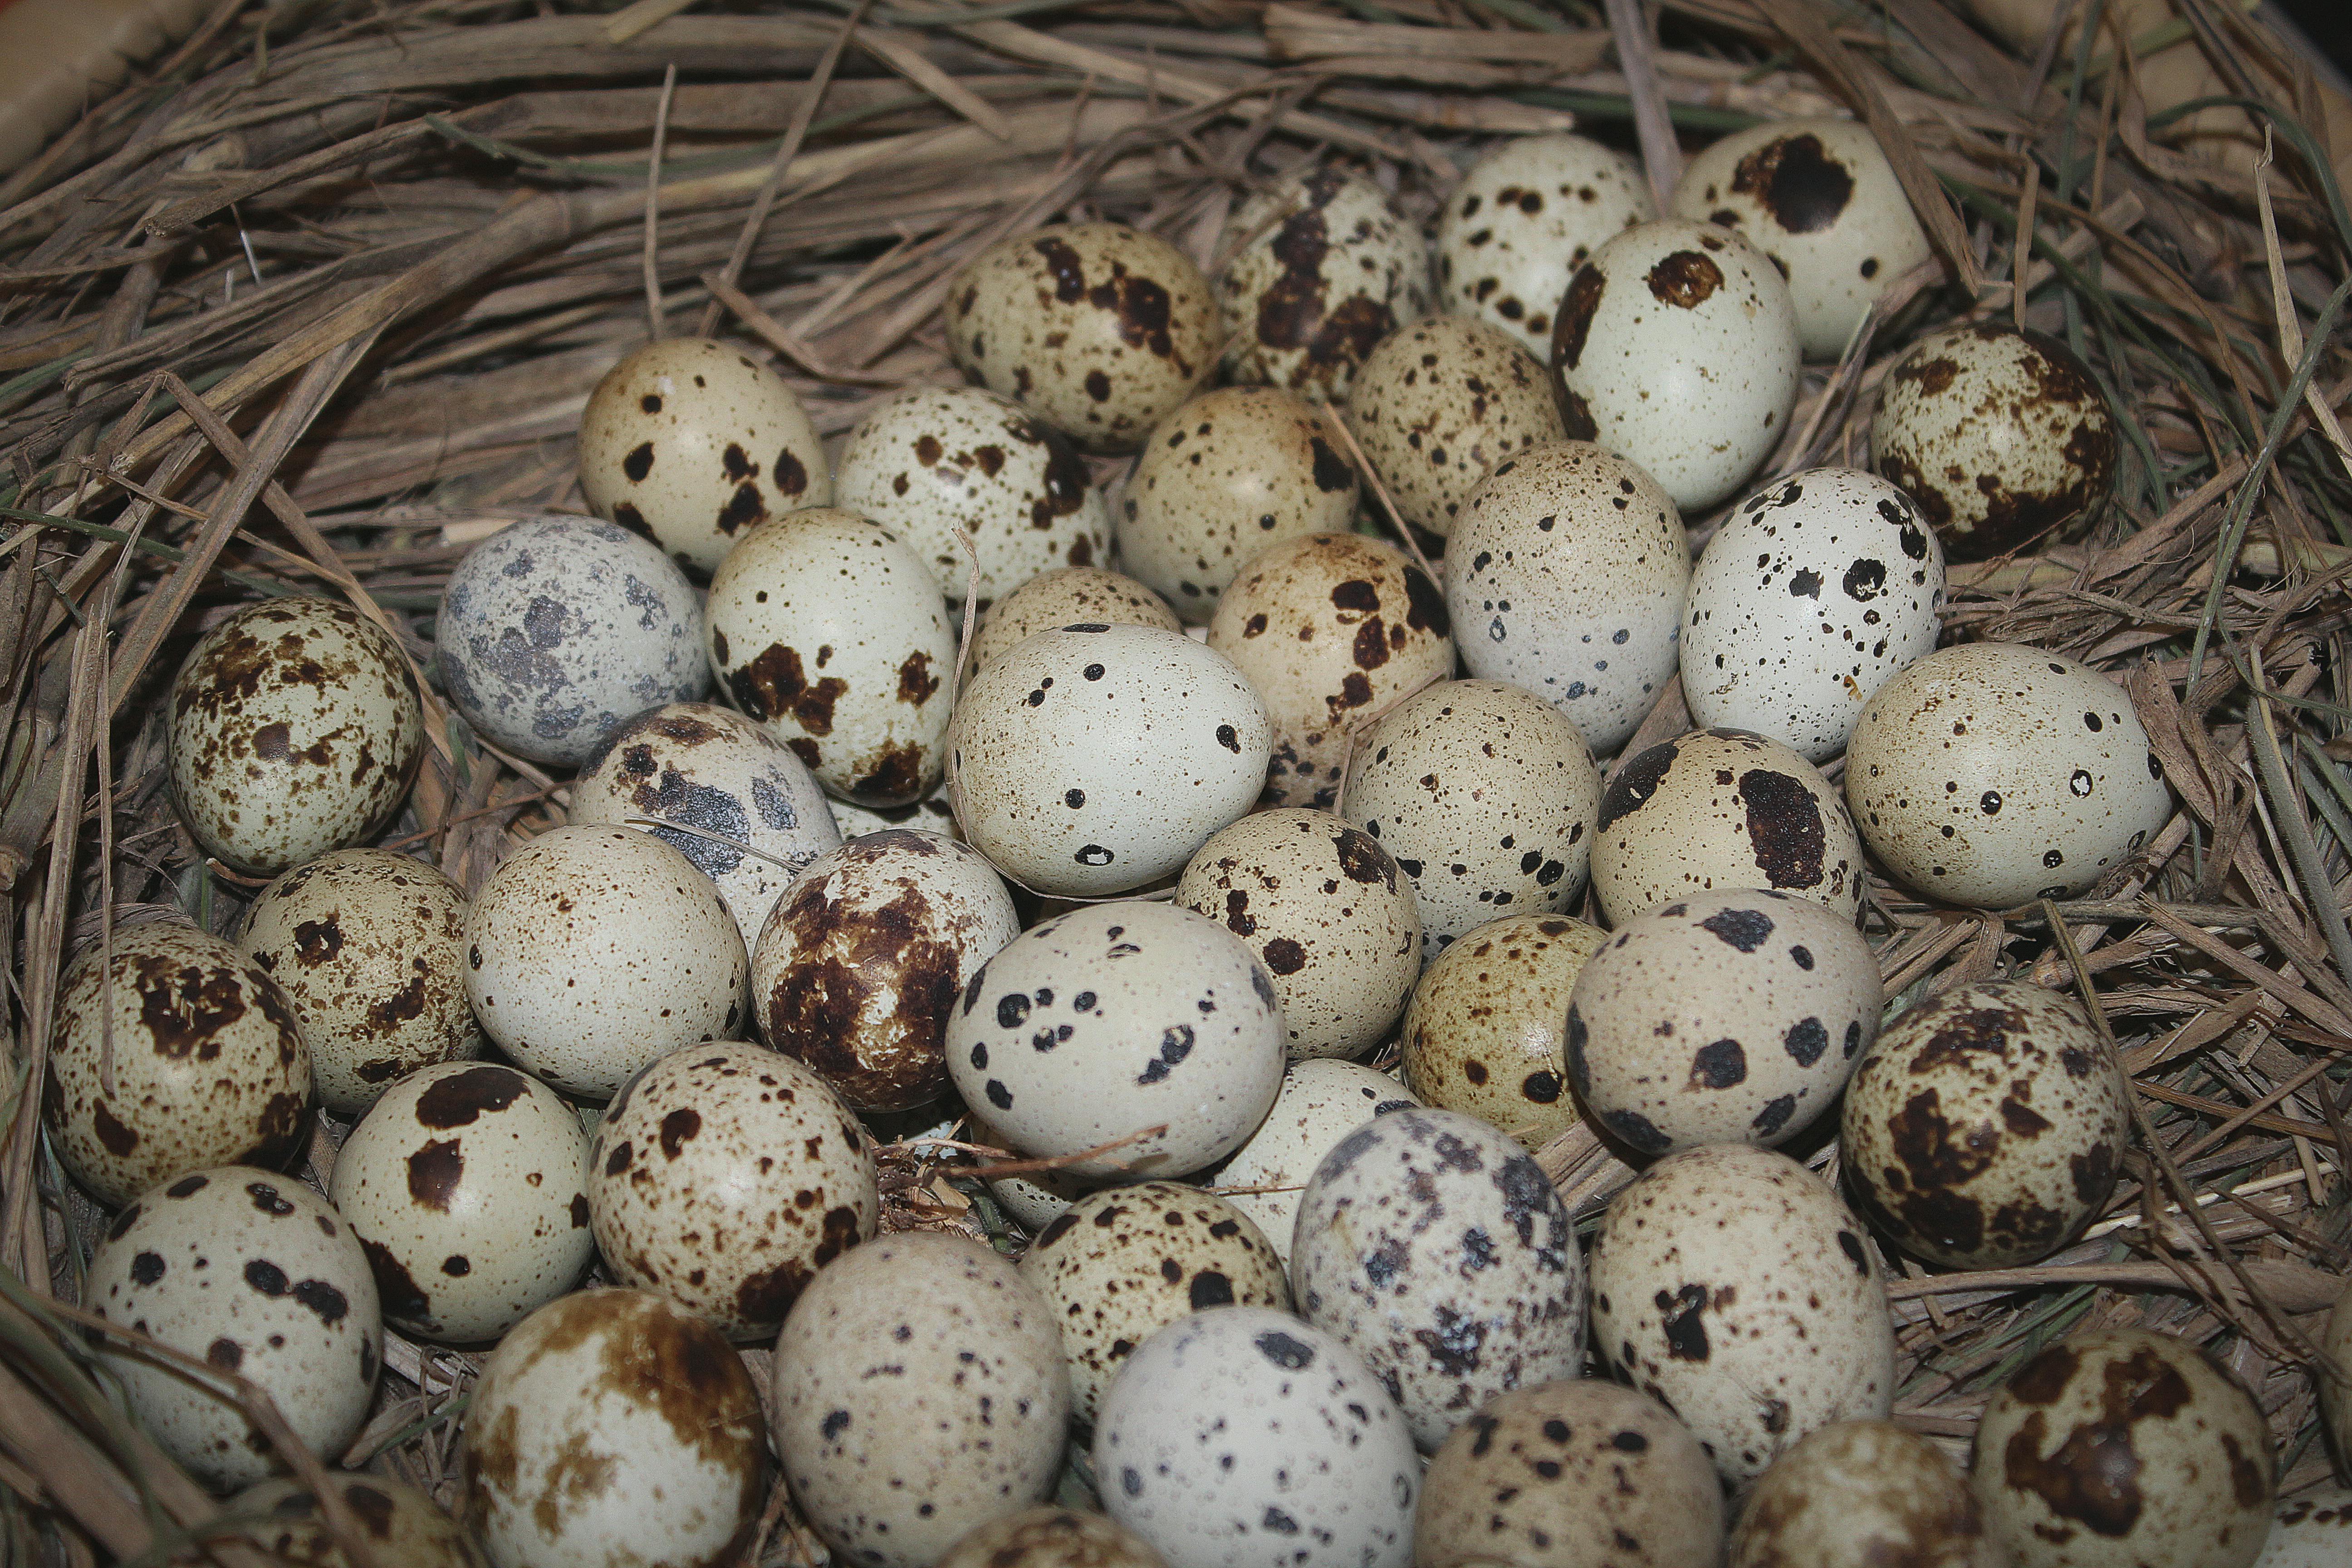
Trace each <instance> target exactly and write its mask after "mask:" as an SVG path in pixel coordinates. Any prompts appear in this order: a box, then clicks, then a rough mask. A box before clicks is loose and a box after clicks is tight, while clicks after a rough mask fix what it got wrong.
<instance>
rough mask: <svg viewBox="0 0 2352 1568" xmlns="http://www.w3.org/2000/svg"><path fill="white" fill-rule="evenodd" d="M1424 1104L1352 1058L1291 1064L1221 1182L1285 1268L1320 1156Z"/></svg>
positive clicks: (1219, 1176)
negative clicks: (1377, 1120)
mask: <svg viewBox="0 0 2352 1568" xmlns="http://www.w3.org/2000/svg"><path fill="white" fill-rule="evenodd" d="M1420 1103H1421V1102H1420V1101H1419V1100H1415V1099H1413V1097H1412V1092H1411V1091H1410V1090H1408V1089H1406V1088H1405V1087H1404V1085H1402V1084H1401V1083H1399V1082H1397V1080H1396V1079H1392V1078H1391V1077H1389V1075H1388V1074H1386V1073H1383V1072H1375V1071H1373V1070H1372V1069H1371V1068H1368V1067H1360V1066H1359V1065H1358V1064H1356V1063H1354V1062H1341V1061H1333V1060H1330V1059H1329V1058H1321V1057H1310V1058H1307V1059H1306V1060H1304V1061H1296V1062H1293V1063H1291V1064H1290V1070H1289V1071H1287V1072H1286V1073H1284V1074H1283V1077H1282V1089H1281V1092H1280V1093H1279V1094H1277V1095H1276V1097H1275V1101H1274V1109H1273V1110H1269V1111H1267V1112H1266V1113H1265V1121H1261V1122H1259V1123H1258V1126H1257V1131H1255V1132H1253V1133H1251V1134H1250V1137H1249V1142H1246V1143H1244V1144H1243V1145H1242V1146H1241V1148H1240V1149H1239V1150H1238V1151H1236V1152H1234V1157H1233V1158H1232V1159H1230V1160H1228V1161H1226V1162H1225V1163H1224V1164H1223V1166H1222V1167H1221V1168H1220V1169H1219V1170H1218V1171H1217V1173H1216V1176H1217V1185H1218V1186H1219V1187H1220V1188H1222V1189H1223V1191H1224V1193H1225V1195H1226V1196H1227V1197H1228V1198H1229V1199H1230V1200H1231V1202H1232V1203H1233V1205H1234V1207H1235V1208H1237V1209H1239V1210H1241V1211H1242V1213H1244V1214H1245V1215H1249V1217H1250V1218H1252V1219H1254V1220H1255V1221H1256V1222H1257V1227H1258V1229H1259V1230H1261V1231H1263V1232H1265V1238H1266V1239H1267V1240H1268V1241H1270V1242H1272V1243H1273V1244H1274V1249H1275V1251H1276V1252H1277V1253H1279V1254H1281V1256H1282V1260H1283V1264H1284V1267H1286V1268H1287V1267H1288V1266H1289V1262H1290V1243H1291V1240H1292V1237H1293V1234H1294V1232H1295V1230H1296V1228H1297V1216H1298V1197H1299V1194H1301V1193H1302V1192H1304V1191H1305V1190H1306V1186H1307V1177H1309V1176H1311V1175H1313V1174H1314V1173H1315V1167H1316V1165H1317V1164H1318V1163H1319V1162H1320V1161H1321V1160H1322V1158H1323V1156H1324V1155H1326V1154H1328V1153H1329V1152H1331V1147H1332V1145H1333V1144H1335V1143H1337V1142H1339V1140H1340V1139H1342V1138H1345V1137H1346V1136H1347V1135H1348V1134H1349V1133H1350V1132H1353V1131H1355V1130H1356V1129H1357V1128H1359V1127H1361V1126H1362V1125H1363V1124H1364V1123H1365V1122H1367V1121H1370V1120H1371V1119H1372V1118H1373V1117H1375V1116H1385V1115H1386V1114H1388V1113H1389V1112H1390V1111H1391V1110H1402V1109H1404V1108H1405V1107H1407V1106H1412V1105H1418V1104H1420Z"/></svg>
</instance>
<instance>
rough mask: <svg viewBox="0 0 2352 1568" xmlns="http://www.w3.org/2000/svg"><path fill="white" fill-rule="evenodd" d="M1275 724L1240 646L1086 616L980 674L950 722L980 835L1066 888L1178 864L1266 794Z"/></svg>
mask: <svg viewBox="0 0 2352 1568" xmlns="http://www.w3.org/2000/svg"><path fill="white" fill-rule="evenodd" d="M1272 745H1273V726H1272V725H1271V724H1270V723H1269V722H1268V721H1267V719H1266V713H1265V703H1264V702H1262V701H1261V700H1259V698H1258V695H1257V693H1256V692H1255V691H1254V690H1252V689H1250V684H1249V682H1248V681H1247V680H1245V679H1243V677H1242V673H1241V671H1240V670H1238V669H1235V668H1234V665H1233V661H1232V660H1230V659H1228V658H1225V657H1224V655H1223V654H1221V653H1218V652H1216V651H1215V650H1214V649H1213V648H1210V647H1205V646H1203V645H1202V644H1200V643H1197V642H1194V641H1193V640H1192V638H1190V637H1186V636H1184V634H1182V633H1181V632H1171V631H1163V630H1161V629H1160V628H1159V627H1157V626H1109V625H1106V624H1105V623H1103V622H1100V621H1087V622H1081V623H1079V624H1077V625H1076V626H1066V627H1064V628H1062V629H1061V630H1059V631H1052V632H1040V633H1039V634H1038V635H1037V636H1035V637H1030V638H1028V639H1026V640H1025V641H1024V642H1022V643H1021V644H1020V645H1019V646H1017V647H1014V648H1013V650H1012V651H1011V652H1009V653H1006V654H1004V655H1003V656H1002V657H1000V658H997V659H995V660H994V661H993V662H992V663H991V664H990V665H989V666H988V667H987V668H985V669H982V671H981V672H980V673H979V674H978V675H976V676H974V677H973V678H972V680H971V684H970V685H969V686H967V687H966V688H965V689H964V693H963V696H962V699H961V700H960V701H959V702H958V703H957V705H956V711H955V720H954V722H953V723H952V724H951V725H950V728H949V731H948V748H949V755H950V759H951V764H952V765H951V766H950V770H949V775H948V789H949V798H950V800H951V801H953V802H954V804H955V815H956V822H957V825H958V826H961V828H962V829H963V837H964V839H965V841H966V842H967V843H969V844H971V847H973V848H975V849H978V850H979V851H980V852H981V853H982V854H983V855H985V856H987V857H988V858H989V860H990V862H991V863H992V864H993V865H994V866H995V867H996V868H997V869H999V870H1001V871H1003V873H1004V874H1005V875H1006V876H1008V877H1010V878H1012V879H1013V880H1014V881H1016V882H1019V883H1021V884H1022V885H1023V886H1024V887H1027V888H1029V889H1032V890H1034V891H1035V892H1039V893H1043V894H1045V895H1047V896H1048V897H1053V898H1099V897H1103V896H1106V895H1110V894H1117V893H1123V892H1127V891H1129V890H1130V889H1136V888H1140V887H1143V886H1145V885H1146V884H1148V883H1150V882H1153V881H1156V880H1158V879H1160V878H1162V877H1165V876H1168V875H1169V874H1170V873H1171V872H1173V871H1176V870H1178V869H1180V868H1181V867H1182V866H1183V864H1184V862H1186V861H1187V860H1190V859H1191V858H1192V854H1193V851H1195V850H1197V849H1199V848H1200V847H1201V846H1202V844H1203V843H1205V842H1207V840H1208V837H1209V835H1211V834H1213V833H1214V832H1216V831H1217V829H1219V828H1220V827H1223V826H1225V824H1227V823H1229V822H1232V821H1234V819H1236V818H1237V817H1239V816H1241V815H1242V814H1243V813H1244V812H1245V811H1247V810H1249V808H1250V806H1251V805H1253V804H1254V803H1255V801H1256V799H1257V796H1258V791H1259V789H1260V788H1261V787H1262V786H1263V785H1264V784H1265V766H1266V761H1267V758H1268V756H1269V755H1270V754H1271V752H1272Z"/></svg>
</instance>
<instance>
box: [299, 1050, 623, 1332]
mask: <svg viewBox="0 0 2352 1568" xmlns="http://www.w3.org/2000/svg"><path fill="white" fill-rule="evenodd" d="M588 1152H589V1143H588V1134H587V1133H586V1132H585V1131H582V1129H581V1126H580V1119H579V1117H578V1116H577V1115H576V1114H574V1112H573V1110H572V1107H571V1106H570V1105H568V1104H566V1103H565V1102H564V1100H563V1099H562V1096H560V1095H558V1094H557V1093H556V1092H555V1091H554V1090H553V1089H550V1088H548V1087H547V1086H546V1085H545V1084H543V1083H541V1082H540V1081H539V1080H538V1079H534V1078H532V1077H530V1075H529V1074H527V1073H520V1072H517V1071H516V1070H515V1069H514V1068H510V1067H499V1066H496V1065H494V1064H491V1063H488V1062H444V1063H441V1064H440V1065H438V1066H436V1067H429V1068H424V1069H422V1070H421V1071H418V1072H415V1073H412V1074H410V1075H409V1076H408V1077H407V1078H404V1079H401V1080H400V1081H399V1082H398V1083H396V1084H394V1085H393V1086H392V1088H391V1089H390V1090H388V1091H387V1092H386V1093H385V1094H384V1096H383V1099H382V1100H378V1101H376V1106H375V1109H374V1110H371V1111H369V1112H368V1114H367V1115H366V1116H365V1117H364V1118H362V1120H361V1121H360V1124H359V1125H358V1126H357V1127H354V1128H352V1132H351V1136H350V1137H348V1138H346V1139H345V1140H343V1146H342V1148H341V1151H340V1152H338V1153H337V1154H336V1156H335V1171H334V1179H333V1181H332V1183H331V1185H330V1190H331V1193H332V1194H333V1195H334V1200H335V1206H336V1207H337V1208H338V1209H340V1210H341V1211H342V1213H343V1215H344V1217H345V1218H347V1219H348V1220H350V1222H351V1226H352V1234H353V1235H355V1236H357V1237H359V1238H360V1246H361V1247H362V1248H364V1249H365V1250H366V1253H367V1258H368V1266H369V1268H371V1269H373V1272H374V1275H375V1283H376V1293H377V1296H378V1298H379V1299H380V1300H382V1301H383V1315H384V1321H386V1322H389V1323H391V1324H392V1325H393V1326H394V1328H397V1329H399V1330H400V1331H403V1332H404V1333H409V1334H414V1335H416V1336H417V1337H419V1338H421V1339H427V1340H437V1341H441V1342H446V1343H451V1344H473V1343H477V1342H483V1341H488V1340H495V1339H497V1338H498V1337H499V1335H500V1334H502V1333H504V1332H506V1331H507V1330H509V1329H510V1328H512V1327H514V1325H515V1324H517V1323H519V1322H520V1321H522V1320H523V1318H524V1317H525V1316H526V1315H528V1314H529V1313H530V1312H531V1311H532V1310H535V1309H537V1308H539V1307H542V1306H544V1305H546V1304H547V1303H548V1302H550V1301H552V1300H555V1298H556V1297H558V1296H561V1295H562V1294H563V1293H564V1292H565V1291H566V1290H569V1289H572V1287H573V1286H574V1285H576V1284H578V1283H579V1282H580V1276H581V1275H582V1274H583V1273H584V1272H585V1271H586V1269H587V1268H588V1264H589V1261H590V1259H591V1258H593V1257H594V1255H595V1241H594V1238H593V1237H592V1236H591V1235H590V1234H589V1212H588Z"/></svg>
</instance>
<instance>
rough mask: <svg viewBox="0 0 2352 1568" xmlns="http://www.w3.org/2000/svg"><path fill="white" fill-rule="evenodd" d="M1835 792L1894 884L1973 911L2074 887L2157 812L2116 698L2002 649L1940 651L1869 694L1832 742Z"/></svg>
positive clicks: (2113, 692)
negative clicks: (1838, 774)
mask: <svg viewBox="0 0 2352 1568" xmlns="http://www.w3.org/2000/svg"><path fill="white" fill-rule="evenodd" d="M1845 798H1846V804H1847V805H1848V806H1849V807H1851V808H1852V810H1853V821H1854V824H1855V826H1857V827H1859V828H1860V829H1861V830H1862V836H1863V838H1864V840H1865V841H1866V842H1867V843H1868V844H1869V845H1870V848H1871V853H1872V854H1874V855H1875V856H1877V857H1878V859H1879V863H1880V864H1881V865H1883V866H1884V867H1885V868H1886V870H1887V871H1888V872H1889V873H1890V874H1892V875H1893V876H1894V878H1895V880H1897V881H1899V882H1901V883H1903V884H1904V885H1905V886H1906V887H1909V888H1911V889H1914V890H1916V891H1918V892H1921V893H1925V894H1926V895H1927V896H1928V897H1929V898H1932V899H1941V900H1945V901H1947V902H1949V903H1955V904H1975V905H1979V906H1980V907H1983V908H1986V909H2009V908H2012V907H2014V906H2016V905H2018V904H2021V903H2024V902H2025V901H2026V900H2030V899H2035V898H2041V897H2044V896H2047V897H2050V898H2058V899H2063V898H2071V897H2073V896H2074V895H2075V894H2078V893H2080V892H2082V891H2083V890H2084V889H2087V888H2090V887H2092V886H2094V885H2095V884H2096V883H2097V882H2099V881H2100V880H2101V879H2103V878H2105V876H2106V875H2107V874H2108V873H2109V872H2110V871H2111V870H2113V869H2114V868H2115V867H2116V866H2117V865H2119V864H2121V863H2122V862H2123V861H2124V860H2125V859H2126V858H2129V857H2130V856H2132V855H2134V854H2136V853H2137V852H2138V850H2139V848H2140V847H2141V846H2142V845H2144V844H2146V843H2147V840H2148V838H2149V837H2151V836H2152V835H2154V834H2155V833H2156V831H2157V830H2158V828H2160V827H2162V826H2164V824H2165V821H2166V819H2167V818H2168V817H2169V816H2171V815H2172V792H2171V790H2170V789H2169V788H2168V786H2167V785H2166V784H2165V782H2164V769H2163V766H2162V764H2160V763H2158V761H2157V757H2156V753H2155V752H2154V751H2152V750H2151V749H2150V748H2149V746H2148V741H2147V730H2146V729H2145V728H2144V727H2143V726H2142V725H2141V723H2140V721H2139V715H2138V714H2137V713H2136V712H2134V711H2133V710H2132V704H2131V699H2130V697H2129V696H2127V695H2126V693H2125V691H2124V689H2122V688H2121V687H2119V686H2117V685H2116V684H2115V682H2113V681H2111V680H2109V679H2106V678H2105V676H2103V675H2101V674H2100V673H2099V672H2098V671H2096V670H2095V669H2093V668H2090V667H2089V666H2088V665H2084V664H2078V663H2076V662H2075V661H2074V660H2073V659H2071V658H2066V657H2065V656H2064V655H2063V654H2054V653H2045V652H2044V651H2042V649H2040V648H2035V647H2023V646H2021V645H2019V644H2014V643H1963V644H1960V645H1958V646H1957V647H1948V648H1944V649H1941V650H1939V651H1937V652H1936V653H1932V654H1929V655H1928V656H1927V658H1922V659H1920V660H1919V661H1917V662H1916V663H1915V664H1913V665H1911V666H1909V667H1908V668H1905V669H1903V670H1902V671H1900V672H1899V673H1897V674H1896V675H1895V676H1894V677H1893V678H1892V679H1889V680H1888V681H1887V682H1886V684H1885V685H1884V686H1882V687H1880V688H1879V689H1878V691H1877V694H1876V695H1875V696H1874V697H1872V698H1871V700H1870V701H1869V703H1868V705H1867V706H1865V707H1864V709H1863V710H1862V718H1861V719H1860V720H1859V721H1857V722H1856V723H1855V725H1854V730H1853V740H1852V741H1851V742H1848V744H1847V747H1846V762H1845Z"/></svg>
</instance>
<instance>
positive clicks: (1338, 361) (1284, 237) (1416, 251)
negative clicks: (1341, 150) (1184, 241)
mask: <svg viewBox="0 0 2352 1568" xmlns="http://www.w3.org/2000/svg"><path fill="white" fill-rule="evenodd" d="M1217 254H1218V255H1219V256H1223V257H1226V258H1229V259H1228V260H1227V261H1226V262H1225V264H1224V266H1223V268H1222V269H1220V270H1219V272H1218V273H1217V298H1218V300H1219V302H1220V304H1221V305H1222V306H1223V310H1224V341H1225V344H1226V347H1225V356H1224V367H1225V374H1226V375H1227V377H1228V378H1230V379H1232V380H1234V381H1236V382H1270V383H1272V384H1274V385H1276V386H1283V387H1288V388H1289V389H1290V390H1291V391H1293V392H1296V393H1297V394H1299V395H1301V396H1303V397H1307V398H1309V399H1311V400H1313V401H1314V402H1317V403H1322V402H1326V401H1329V402H1338V401H1339V400H1341V399H1343V398H1345V397H1346V396H1347V395H1348V387H1349V384H1350V383H1351V382H1352V381H1354V379H1355V375H1356V370H1357V367H1358V366H1360V365H1361V364H1362V363H1364V359H1365V356H1366V355H1368V354H1370V353H1371V352H1372V350H1373V349H1374V348H1375V347H1377V346H1378V345H1379V343H1380V342H1381V340H1382V339H1383V338H1386V337H1387V336H1388V335H1389V334H1390V333H1391V332H1393V331H1396V330H1397V329H1398V328H1399V327H1401V326H1403V325H1405V324H1406V323H1407V322H1410V321H1419V320H1420V319H1421V318H1422V317H1423V316H1426V315H1427V314H1429V306H1430V291H1429V247H1428V246H1427V245H1426V244H1424V243H1423V240H1422V237H1421V230H1420V229H1419V227H1417V226H1415V225H1414V224H1413V223H1412V221H1411V220H1410V219H1408V218H1406V217H1404V216H1402V215H1401V214H1400V213H1398V211H1397V210H1396V208H1395V207H1394V206H1392V205H1390V203H1389V199H1388V197H1387V196H1386V195H1383V194H1381V188H1380V186H1378V185H1376V184H1373V183H1372V182H1371V181H1370V180H1368V179H1365V178H1364V177H1363V176H1362V175H1360V174H1346V173H1344V172H1342V171H1340V170H1338V169H1330V168H1320V169H1315V170H1311V171H1309V172H1307V173H1305V174H1291V175H1288V176H1286V178H1283V179H1281V180H1278V181H1276V183H1275V184H1272V185H1270V186H1268V187H1267V188H1265V190H1262V191H1259V192H1257V193H1256V194H1255V195H1251V196H1250V197H1248V198H1247V199H1246V200H1244V201H1243V202H1242V203H1241V204H1240V205H1237V206H1235V207H1234V211H1233V216H1231V217H1228V218H1227V219H1226V220H1225V227H1224V232H1223V233H1222V234H1220V235H1219V236H1218V237H1217Z"/></svg>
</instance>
